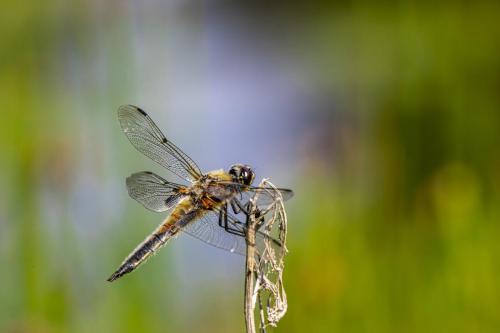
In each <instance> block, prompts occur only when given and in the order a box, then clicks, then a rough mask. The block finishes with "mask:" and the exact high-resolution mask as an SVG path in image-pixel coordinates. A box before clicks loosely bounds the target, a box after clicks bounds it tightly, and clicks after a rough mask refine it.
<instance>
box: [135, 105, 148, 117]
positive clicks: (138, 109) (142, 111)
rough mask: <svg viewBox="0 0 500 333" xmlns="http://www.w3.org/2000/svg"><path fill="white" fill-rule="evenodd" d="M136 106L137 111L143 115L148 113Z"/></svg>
mask: <svg viewBox="0 0 500 333" xmlns="http://www.w3.org/2000/svg"><path fill="white" fill-rule="evenodd" d="M136 108H137V111H139V112H140V113H142V115H144V116H147V115H148V114H147V113H146V111H144V110H143V109H141V108H140V107H137V106H136Z"/></svg>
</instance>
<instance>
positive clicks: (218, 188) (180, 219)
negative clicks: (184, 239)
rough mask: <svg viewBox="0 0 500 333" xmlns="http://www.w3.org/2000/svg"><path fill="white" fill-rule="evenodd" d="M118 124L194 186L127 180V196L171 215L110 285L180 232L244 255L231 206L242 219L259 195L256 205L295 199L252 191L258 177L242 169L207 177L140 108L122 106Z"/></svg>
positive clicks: (260, 235)
mask: <svg viewBox="0 0 500 333" xmlns="http://www.w3.org/2000/svg"><path fill="white" fill-rule="evenodd" d="M118 119H119V121H120V125H121V127H122V129H123V132H124V133H125V135H126V136H127V138H128V139H129V140H130V142H131V143H132V145H133V146H134V147H135V148H136V149H137V150H139V151H140V152H141V153H143V154H144V155H146V156H147V157H149V158H151V159H152V160H153V161H155V162H157V163H158V164H160V165H161V166H163V167H165V168H166V169H167V170H169V171H171V172H172V173H174V174H175V175H177V176H179V177H180V178H183V179H184V180H186V181H188V182H189V183H190V185H189V186H184V185H180V184H176V183H172V182H169V181H167V180H165V179H163V178H162V177H160V176H158V175H156V174H154V173H152V172H149V171H142V172H138V173H134V174H132V175H131V176H130V177H128V178H127V180H126V184H127V189H128V193H129V195H130V196H131V197H132V198H133V199H135V200H137V201H138V202H140V203H141V204H142V205H144V207H146V208H148V209H150V210H152V211H155V212H163V211H167V210H169V209H172V211H171V212H170V215H169V216H168V217H167V218H166V219H165V220H164V221H163V223H161V224H160V225H159V226H158V227H157V228H156V230H155V231H153V233H152V234H151V235H149V236H148V237H147V238H146V239H145V240H144V241H143V242H142V243H141V244H139V246H137V248H136V249H135V250H134V251H132V253H130V254H129V256H128V257H127V258H126V259H125V260H124V261H123V263H122V264H121V265H120V267H119V268H118V269H117V270H116V271H115V272H114V273H113V274H112V275H111V276H110V277H109V279H108V281H110V282H111V281H114V280H116V279H118V278H120V277H122V276H123V275H125V274H127V273H130V272H132V271H133V270H134V269H136V268H137V267H138V266H139V265H140V264H141V263H143V262H144V261H145V260H146V259H148V258H149V257H150V256H151V255H153V254H154V253H155V252H156V251H158V250H159V249H160V248H161V247H162V246H163V245H165V243H167V241H168V240H170V239H171V238H173V237H174V236H176V235H177V234H179V233H180V232H185V233H187V234H189V235H191V236H194V237H196V238H198V239H200V240H202V241H204V242H206V243H208V244H210V245H213V246H216V247H219V248H222V249H225V250H228V251H230V252H235V253H239V254H243V255H244V254H245V250H246V240H245V233H246V224H245V223H244V222H241V221H239V220H238V219H237V218H236V216H235V215H231V213H230V212H229V209H228V207H231V209H232V211H233V212H234V214H239V213H241V212H247V211H246V209H247V208H248V205H247V203H248V200H249V198H251V197H252V196H253V195H254V194H256V193H258V196H257V198H258V202H257V203H256V205H266V204H270V203H272V202H273V200H275V198H276V191H279V192H280V193H281V196H282V197H283V199H284V200H287V199H289V198H290V197H292V195H293V192H292V191H291V190H288V189H273V188H269V187H254V186H252V182H253V179H254V176H255V175H254V172H253V171H252V169H251V168H250V167H249V166H247V165H243V164H234V165H232V166H231V167H230V168H229V171H227V172H226V171H224V170H222V169H221V170H215V171H211V172H208V173H202V172H201V171H200V169H199V168H198V166H197V165H196V163H195V162H194V161H193V160H192V159H191V158H189V156H187V155H186V154H185V153H184V152H182V151H181V150H180V149H179V148H178V147H177V146H175V145H174V144H173V143H172V142H171V141H170V140H168V139H167V138H166V137H165V135H163V133H162V132H161V131H160V129H159V128H158V127H157V126H156V124H155V123H154V122H153V120H151V118H150V117H149V116H148V115H147V114H146V112H144V110H142V109H140V108H138V107H135V106H132V105H125V106H121V107H120V108H119V109H118ZM256 237H257V240H259V239H260V240H261V241H262V240H263V239H264V238H268V239H271V240H272V241H273V242H274V243H276V244H277V245H278V246H280V245H281V244H280V243H279V241H278V240H276V239H273V238H272V237H271V235H269V234H268V233H266V232H265V231H264V230H257V234H256Z"/></svg>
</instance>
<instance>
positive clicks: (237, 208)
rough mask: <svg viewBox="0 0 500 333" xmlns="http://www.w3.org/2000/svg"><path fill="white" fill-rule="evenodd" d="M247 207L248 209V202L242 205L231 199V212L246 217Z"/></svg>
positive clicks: (238, 201)
mask: <svg viewBox="0 0 500 333" xmlns="http://www.w3.org/2000/svg"><path fill="white" fill-rule="evenodd" d="M249 207H250V202H247V203H245V204H242V203H241V202H240V200H238V199H236V198H233V200H231V208H232V209H233V212H234V213H235V214H239V213H241V212H243V214H245V215H248V214H249Z"/></svg>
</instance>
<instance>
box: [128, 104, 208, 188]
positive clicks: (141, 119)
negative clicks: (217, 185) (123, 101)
mask: <svg viewBox="0 0 500 333" xmlns="http://www.w3.org/2000/svg"><path fill="white" fill-rule="evenodd" d="M118 120H119V121H120V125H121V127H122V130H123V132H124V133H125V135H126V136H127V138H128V139H129V140H130V142H131V143H132V145H133V146H134V147H135V148H136V149H137V150H138V151H140V152H141V153H143V154H144V155H146V156H147V157H149V158H151V159H152V160H153V161H155V162H157V163H158V164H160V165H161V166H163V167H165V168H166V169H168V170H170V171H171V172H173V173H174V174H176V175H177V176H179V177H181V178H183V179H185V180H187V181H190V182H193V181H195V180H197V179H198V178H200V177H201V171H200V168H198V166H197V165H196V163H195V162H194V161H193V160H192V159H191V158H189V156H187V155H186V154H185V153H184V152H182V151H181V150H180V149H179V148H178V147H177V146H175V145H174V144H173V143H172V142H171V141H169V140H167V138H166V137H165V135H163V133H162V132H161V131H160V129H159V128H158V127H157V126H156V124H155V123H154V122H153V120H151V118H150V117H149V116H148V115H147V114H146V112H144V110H142V109H140V108H138V107H136V106H133V105H123V106H121V107H120V108H119V109H118Z"/></svg>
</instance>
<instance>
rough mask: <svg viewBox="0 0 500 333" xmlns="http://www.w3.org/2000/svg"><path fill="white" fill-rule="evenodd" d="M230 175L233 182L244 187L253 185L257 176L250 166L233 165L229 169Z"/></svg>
mask: <svg viewBox="0 0 500 333" xmlns="http://www.w3.org/2000/svg"><path fill="white" fill-rule="evenodd" d="M229 174H230V175H231V177H233V182H235V183H238V184H243V185H247V186H249V185H251V184H252V182H253V179H254V177H255V174H254V173H253V171H252V168H250V167H249V166H248V165H244V164H233V165H231V168H230V169H229Z"/></svg>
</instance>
